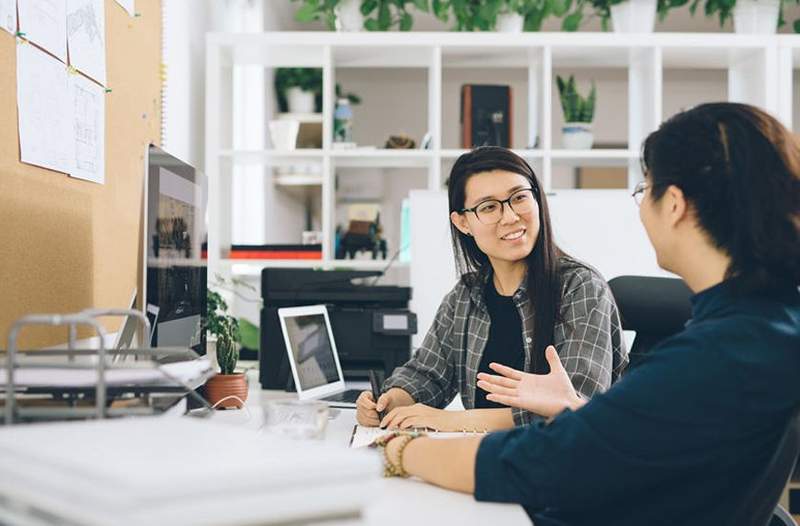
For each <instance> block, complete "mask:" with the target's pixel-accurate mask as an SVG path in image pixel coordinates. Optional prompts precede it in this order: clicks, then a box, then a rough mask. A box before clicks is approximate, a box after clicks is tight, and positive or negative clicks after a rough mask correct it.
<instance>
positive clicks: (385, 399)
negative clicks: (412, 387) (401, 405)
mask: <svg viewBox="0 0 800 526" xmlns="http://www.w3.org/2000/svg"><path fill="white" fill-rule="evenodd" d="M391 401H392V398H391V397H390V396H389V394H388V393H383V394H382V395H380V396H379V397H378V403H377V404H376V406H375V410H377V411H383V410H384V409H386V408H387V407H389V402H391Z"/></svg>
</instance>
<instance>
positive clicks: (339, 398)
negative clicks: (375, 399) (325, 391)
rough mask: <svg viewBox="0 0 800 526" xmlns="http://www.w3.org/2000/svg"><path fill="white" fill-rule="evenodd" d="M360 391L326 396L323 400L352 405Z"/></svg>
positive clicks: (352, 390)
mask: <svg viewBox="0 0 800 526" xmlns="http://www.w3.org/2000/svg"><path fill="white" fill-rule="evenodd" d="M361 392H362V391H360V390H358V389H348V390H347V391H344V392H342V393H336V394H334V395H330V396H326V397H325V398H323V400H325V401H327V402H344V403H347V404H354V403H356V400H357V399H358V395H360V394H361Z"/></svg>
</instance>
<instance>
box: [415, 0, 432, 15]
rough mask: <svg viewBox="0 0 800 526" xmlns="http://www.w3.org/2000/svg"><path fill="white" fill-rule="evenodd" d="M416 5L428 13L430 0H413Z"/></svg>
mask: <svg viewBox="0 0 800 526" xmlns="http://www.w3.org/2000/svg"><path fill="white" fill-rule="evenodd" d="M413 2H414V7H416V8H417V9H419V10H420V11H422V12H424V13H427V12H428V11H429V7H428V0H413Z"/></svg>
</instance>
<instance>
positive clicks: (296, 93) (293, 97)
mask: <svg viewBox="0 0 800 526" xmlns="http://www.w3.org/2000/svg"><path fill="white" fill-rule="evenodd" d="M286 103H287V104H288V105H289V113H314V92H313V91H303V90H302V89H300V88H298V87H297V86H295V87H293V88H289V89H287V90H286Z"/></svg>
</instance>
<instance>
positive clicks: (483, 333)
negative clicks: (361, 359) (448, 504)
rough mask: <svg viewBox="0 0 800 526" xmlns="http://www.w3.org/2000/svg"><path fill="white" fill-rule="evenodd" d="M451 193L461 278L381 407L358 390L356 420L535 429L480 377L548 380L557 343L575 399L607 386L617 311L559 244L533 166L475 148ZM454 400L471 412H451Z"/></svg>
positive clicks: (617, 358)
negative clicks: (510, 370)
mask: <svg viewBox="0 0 800 526" xmlns="http://www.w3.org/2000/svg"><path fill="white" fill-rule="evenodd" d="M448 194H449V205H450V222H451V231H452V238H453V246H454V249H455V250H454V252H455V254H456V265H457V268H458V271H459V274H460V275H461V279H460V280H459V282H458V283H457V284H456V286H455V287H454V288H453V290H452V291H451V292H450V293H449V294H448V295H447V296H446V297H445V298H444V300H443V301H442V304H441V305H440V307H439V310H438V312H437V314H436V318H435V319H434V321H433V324H432V326H431V328H430V330H429V331H428V334H427V335H426V337H425V339H424V341H423V343H422V347H421V348H420V349H418V350H417V352H416V355H415V356H414V358H412V359H411V360H410V361H409V362H408V363H407V364H405V365H404V366H403V367H400V368H398V369H397V370H395V372H394V374H393V375H392V376H391V377H390V378H388V379H387V380H386V382H385V383H384V385H383V394H382V395H381V396H380V397H379V399H378V400H377V403H376V401H375V400H373V397H372V394H371V393H369V392H364V393H362V394H361V396H360V397H359V400H358V415H357V416H358V421H359V423H361V424H362V425H368V426H378V425H380V426H381V427H391V428H401V429H408V428H420V427H425V428H432V429H437V430H440V431H456V430H480V431H484V430H487V431H491V430H497V429H506V428H511V427H514V425H520V424H525V423H530V422H531V421H533V420H534V419H535V418H536V417H535V415H534V413H532V412H530V411H526V410H524V409H518V408H514V409H512V408H509V407H507V406H503V405H501V404H498V403H496V402H493V401H491V400H488V399H487V397H486V393H485V392H484V391H481V390H477V389H476V383H477V378H476V377H477V374H478V373H479V372H489V371H490V369H489V364H490V363H492V362H500V363H503V364H506V365H509V366H511V367H515V368H517V369H519V370H523V371H529V372H532V373H538V374H543V373H546V372H548V371H549V367H548V364H547V361H546V360H545V349H546V348H548V347H551V348H552V349H554V351H553V352H556V353H557V354H558V355H559V356H561V358H562V360H563V361H564V363H565V364H566V369H567V372H568V375H569V377H570V379H571V382H572V385H573V386H574V387H575V389H576V391H577V392H579V393H581V394H582V395H583V396H585V397H591V396H592V395H594V394H595V393H599V392H603V391H605V390H606V389H608V388H609V386H610V385H611V384H612V383H613V382H614V381H615V380H616V379H617V377H618V376H619V374H620V372H621V371H622V369H623V368H624V366H625V364H626V362H627V355H626V353H625V349H624V345H623V341H622V331H621V328H620V321H619V315H618V313H617V308H616V304H615V303H614V299H613V297H612V295H611V292H610V290H609V288H608V285H607V284H606V282H605V281H604V280H603V278H602V277H601V276H600V275H599V274H598V273H597V272H596V271H595V270H593V269H591V268H590V267H588V266H586V265H584V264H582V263H580V262H578V261H576V260H574V259H572V258H570V257H568V256H567V255H565V254H564V253H563V252H561V251H560V250H559V249H558V247H557V246H556V244H555V242H554V241H553V234H552V231H551V226H550V215H549V212H548V209H547V200H546V199H545V196H544V194H543V193H542V192H541V187H540V185H539V182H538V181H537V179H536V176H535V174H534V172H533V170H532V169H531V167H530V166H529V165H528V163H527V162H525V160H523V159H522V158H521V157H519V156H517V155H516V154H514V153H513V152H511V151H510V150H507V149H505V148H498V147H482V148H477V149H475V150H473V151H471V152H469V153H466V154H464V155H462V156H461V157H459V159H458V160H457V161H456V163H455V165H454V166H453V170H452V172H451V174H450V180H449V184H448ZM457 394H460V395H461V401H462V403H463V405H464V407H465V408H466V410H465V411H445V410H443V409H442V408H444V407H445V406H447V405H448V404H449V403H450V402H451V401H452V400H453V398H454V397H455V396H456V395H457Z"/></svg>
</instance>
